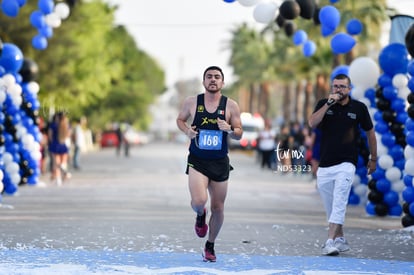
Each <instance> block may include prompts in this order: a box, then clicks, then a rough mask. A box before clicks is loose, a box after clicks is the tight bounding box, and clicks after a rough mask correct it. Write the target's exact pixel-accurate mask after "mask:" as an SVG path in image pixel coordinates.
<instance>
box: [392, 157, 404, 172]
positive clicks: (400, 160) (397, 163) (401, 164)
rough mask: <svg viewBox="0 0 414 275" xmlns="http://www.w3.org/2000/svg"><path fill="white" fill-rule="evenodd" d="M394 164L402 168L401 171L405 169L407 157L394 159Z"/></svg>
mask: <svg viewBox="0 0 414 275" xmlns="http://www.w3.org/2000/svg"><path fill="white" fill-rule="evenodd" d="M394 166H395V167H397V168H398V169H400V170H401V171H404V169H405V168H404V167H405V158H400V159H397V160H394Z"/></svg>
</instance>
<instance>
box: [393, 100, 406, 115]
mask: <svg viewBox="0 0 414 275" xmlns="http://www.w3.org/2000/svg"><path fill="white" fill-rule="evenodd" d="M391 109H393V110H394V111H396V112H402V111H405V100H404V99H402V98H399V97H397V98H395V99H394V100H393V101H391Z"/></svg>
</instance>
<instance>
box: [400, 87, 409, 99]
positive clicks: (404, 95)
mask: <svg viewBox="0 0 414 275" xmlns="http://www.w3.org/2000/svg"><path fill="white" fill-rule="evenodd" d="M410 93H411V90H410V88H408V87H407V86H404V87H402V88H399V89H398V97H400V98H404V99H405V98H407V96H408V95H409V94H410Z"/></svg>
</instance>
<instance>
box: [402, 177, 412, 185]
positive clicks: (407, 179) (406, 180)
mask: <svg viewBox="0 0 414 275" xmlns="http://www.w3.org/2000/svg"><path fill="white" fill-rule="evenodd" d="M413 178H414V176H411V175H404V177H403V182H404V184H405V186H407V187H413Z"/></svg>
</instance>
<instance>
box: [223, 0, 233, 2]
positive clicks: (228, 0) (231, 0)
mask: <svg viewBox="0 0 414 275" xmlns="http://www.w3.org/2000/svg"><path fill="white" fill-rule="evenodd" d="M223 1H224V2H226V3H233V2H234V1H236V0H223Z"/></svg>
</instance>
